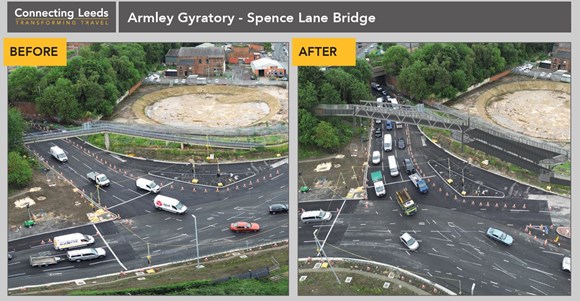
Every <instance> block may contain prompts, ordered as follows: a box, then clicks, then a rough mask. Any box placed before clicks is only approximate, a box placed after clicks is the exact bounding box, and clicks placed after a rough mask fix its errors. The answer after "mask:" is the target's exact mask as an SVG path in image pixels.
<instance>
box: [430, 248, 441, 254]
mask: <svg viewBox="0 0 580 301" xmlns="http://www.w3.org/2000/svg"><path fill="white" fill-rule="evenodd" d="M431 249H432V250H433V252H435V253H439V252H437V250H435V248H431Z"/></svg>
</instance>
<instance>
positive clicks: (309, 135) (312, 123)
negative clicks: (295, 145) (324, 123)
mask: <svg viewBox="0 0 580 301" xmlns="http://www.w3.org/2000/svg"><path fill="white" fill-rule="evenodd" d="M317 124H318V119H317V118H316V116H314V115H313V114H312V113H310V112H309V111H307V110H305V109H298V142H299V143H300V144H301V145H303V146H308V145H313V144H314V135H313V133H314V128H315V127H316V125H317Z"/></svg>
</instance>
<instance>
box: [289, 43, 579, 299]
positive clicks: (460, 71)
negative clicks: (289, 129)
mask: <svg viewBox="0 0 580 301" xmlns="http://www.w3.org/2000/svg"><path fill="white" fill-rule="evenodd" d="M356 47H357V61H356V66H352V67H334V66H327V67H300V68H299V69H298V141H299V146H298V149H299V150H298V156H299V162H298V175H297V177H298V179H297V180H298V185H299V187H298V188H299V195H298V205H297V209H298V212H299V216H297V217H295V218H297V219H298V242H297V244H298V268H297V270H298V275H297V278H298V279H297V281H298V295H300V296H339V295H347V296H352V295H395V296H397V295H477V296H496V295H500V296H501V295H505V296H570V295H571V290H572V289H571V286H572V285H571V280H570V279H571V258H570V257H571V256H570V254H571V228H570V227H571V215H570V207H571V206H570V195H571V180H570V173H571V161H570V160H571V157H570V148H571V137H570V132H571V123H570V114H571V111H570V109H571V105H570V101H571V100H570V82H571V43H567V42H549V43H409V42H401V43H367V42H361V43H357V45H356Z"/></svg>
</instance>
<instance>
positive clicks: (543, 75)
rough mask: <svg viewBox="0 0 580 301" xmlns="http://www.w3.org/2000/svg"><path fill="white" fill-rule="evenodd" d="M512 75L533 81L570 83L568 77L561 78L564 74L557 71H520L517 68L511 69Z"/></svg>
mask: <svg viewBox="0 0 580 301" xmlns="http://www.w3.org/2000/svg"><path fill="white" fill-rule="evenodd" d="M512 73H514V74H518V75H523V76H528V77H531V78H533V79H545V80H551V81H555V82H568V83H569V82H570V77H566V76H563V75H564V74H563V73H561V72H558V71H551V70H548V69H520V68H518V67H516V68H513V69H512Z"/></svg>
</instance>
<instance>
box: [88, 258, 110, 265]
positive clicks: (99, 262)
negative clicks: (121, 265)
mask: <svg viewBox="0 0 580 301" xmlns="http://www.w3.org/2000/svg"><path fill="white" fill-rule="evenodd" d="M110 261H115V259H114V258H112V259H107V260H101V261H98V262H93V263H89V265H95V264H101V263H105V262H110Z"/></svg>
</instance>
